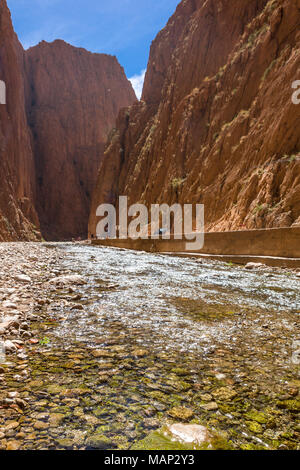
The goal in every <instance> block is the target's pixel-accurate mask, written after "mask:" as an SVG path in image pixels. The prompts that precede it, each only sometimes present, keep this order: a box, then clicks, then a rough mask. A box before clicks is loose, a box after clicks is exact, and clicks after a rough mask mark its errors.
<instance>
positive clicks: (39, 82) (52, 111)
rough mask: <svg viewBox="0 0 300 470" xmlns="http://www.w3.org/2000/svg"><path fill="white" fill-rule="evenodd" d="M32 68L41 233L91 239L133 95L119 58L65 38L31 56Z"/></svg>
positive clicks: (29, 88) (30, 101)
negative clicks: (122, 113)
mask: <svg viewBox="0 0 300 470" xmlns="http://www.w3.org/2000/svg"><path fill="white" fill-rule="evenodd" d="M25 69H26V79H27V83H26V109H27V116H28V122H29V125H30V127H31V131H32V136H33V147H34V154H35V165H36V174H37V198H36V205H37V210H38V214H39V218H40V223H41V229H42V233H43V235H44V236H45V238H47V239H51V240H59V239H60V240H61V239H69V238H71V237H76V236H82V237H83V236H86V233H87V226H88V216H89V211H90V200H91V194H92V191H93V189H94V185H95V181H96V177H97V172H98V169H99V164H100V161H101V156H102V155H103V149H104V144H105V142H106V140H107V137H108V133H109V131H110V130H111V129H112V127H113V125H114V123H115V120H116V117H117V114H118V112H119V110H120V108H122V107H125V106H128V105H130V104H132V103H133V102H134V101H136V97H135V94H134V91H133V89H132V86H131V84H130V82H129V81H128V80H127V78H126V76H125V73H124V70H123V68H122V67H121V66H120V65H119V63H118V61H117V59H116V58H115V57H112V56H108V55H105V54H92V53H90V52H88V51H86V50H84V49H78V48H75V47H73V46H70V45H69V44H67V43H65V42H64V41H60V40H57V41H54V42H53V43H51V44H49V43H46V42H42V43H40V44H39V45H38V46H35V47H33V48H31V49H29V50H28V51H26V53H25Z"/></svg>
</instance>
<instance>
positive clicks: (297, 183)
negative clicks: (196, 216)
mask: <svg viewBox="0 0 300 470" xmlns="http://www.w3.org/2000/svg"><path fill="white" fill-rule="evenodd" d="M299 25H300V0H271V1H268V0H253V1H251V2H249V1H246V0H236V1H234V2H232V1H231V0H218V1H215V0H185V1H182V2H181V3H180V4H179V6H178V7H177V10H176V12H175V14H174V15H173V17H172V18H171V19H170V20H169V22H168V24H167V26H166V27H165V28H164V30H163V31H161V32H160V33H159V35H158V37H157V38H156V39H155V41H154V42H153V44H152V47H151V52H150V58H149V64H148V70H147V74H146V79H145V85H144V90H143V96H142V100H141V102H139V103H137V104H134V105H133V106H131V107H130V108H128V109H127V110H123V111H121V113H120V115H119V117H118V120H117V128H116V129H115V131H114V132H113V134H112V135H111V139H110V141H109V143H108V145H107V147H106V151H105V158H104V160H103V163H102V165H101V168H100V172H99V176H98V182H97V185H96V190H95V193H94V197H93V202H92V209H91V215H90V224H89V233H90V234H93V235H94V234H95V231H96V223H97V218H96V216H95V214H96V208H97V206H98V205H99V204H100V203H103V202H110V203H114V204H115V203H116V204H117V200H118V196H119V195H127V196H128V197H129V203H130V204H132V203H137V202H141V203H145V204H147V205H150V204H152V203H163V202H165V203H168V204H171V203H174V202H180V203H204V204H205V213H206V215H205V219H206V229H207V230H216V231H223V230H239V229H245V228H249V229H250V228H264V227H282V226H291V225H293V224H300V105H298V106H297V105H295V104H293V103H292V93H293V90H292V88H291V86H292V83H293V82H294V81H295V80H297V79H298V80H299V79H300V48H299V46H300V31H299Z"/></svg>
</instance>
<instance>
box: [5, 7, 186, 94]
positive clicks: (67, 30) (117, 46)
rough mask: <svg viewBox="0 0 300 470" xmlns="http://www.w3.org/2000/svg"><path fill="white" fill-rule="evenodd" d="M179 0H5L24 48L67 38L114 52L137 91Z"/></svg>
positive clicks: (77, 43) (90, 48)
mask: <svg viewBox="0 0 300 470" xmlns="http://www.w3.org/2000/svg"><path fill="white" fill-rule="evenodd" d="M178 3H179V0H7V4H8V6H9V8H10V10H11V14H12V19H13V23H14V27H15V30H16V32H17V34H18V36H19V39H20V41H21V42H22V44H23V46H24V47H25V49H26V48H28V47H31V46H33V45H35V44H37V43H38V42H40V41H41V40H43V39H44V40H45V41H53V40H54V39H64V40H65V41H67V42H69V43H70V44H73V45H74V46H79V47H84V48H86V49H88V50H89V51H92V52H104V53H106V54H112V55H116V56H117V57H118V60H119V62H120V64H121V65H122V66H123V67H124V68H125V71H126V74H127V76H128V77H129V78H132V77H133V83H134V86H135V87H136V89H137V90H139V89H140V88H141V86H142V82H143V72H144V70H145V68H146V66H147V62H148V56H149V48H150V44H151V41H152V40H153V39H154V38H155V36H156V34H157V33H158V31H160V30H161V29H162V28H163V27H164V26H165V24H166V23H167V21H168V19H169V17H170V16H171V15H172V14H173V12H174V11H175V8H176V6H177V4H178ZM139 91H140V90H139Z"/></svg>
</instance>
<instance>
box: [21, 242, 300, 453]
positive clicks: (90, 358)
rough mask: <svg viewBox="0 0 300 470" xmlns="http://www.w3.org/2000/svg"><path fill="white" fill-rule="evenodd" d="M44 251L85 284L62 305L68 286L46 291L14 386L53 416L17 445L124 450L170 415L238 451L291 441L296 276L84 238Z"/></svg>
mask: <svg viewBox="0 0 300 470" xmlns="http://www.w3.org/2000/svg"><path fill="white" fill-rule="evenodd" d="M49 249H55V250H59V251H61V252H62V253H64V255H65V257H64V259H63V261H62V263H63V265H62V266H60V274H63V272H65V273H66V274H68V273H78V274H81V275H82V276H84V277H85V278H86V280H87V283H86V284H84V285H82V286H80V287H78V288H76V294H77V293H79V294H80V295H81V299H80V300H78V301H77V305H78V308H74V309H72V310H70V306H69V304H68V303H67V301H66V299H67V298H68V296H69V295H70V294H69V292H68V290H67V289H65V290H58V291H55V292H54V291H53V292H51V297H52V302H51V303H50V304H49V305H48V306H47V307H44V308H43V311H42V312H41V314H42V321H39V322H37V323H36V324H34V328H35V329H37V330H38V331H41V334H42V336H45V338H46V339H45V343H46V344H44V345H42V346H39V347H38V348H37V350H36V354H35V355H34V356H33V357H32V359H31V364H30V365H31V374H32V375H31V379H30V382H29V383H28V384H27V385H26V387H25V388H26V389H27V390H28V389H29V390H31V391H32V398H31V401H32V402H31V410H32V412H31V413H32V415H31V416H32V418H38V419H39V420H43V413H45V416H46V415H47V416H48V414H49V413H50V418H51V419H52V421H53V420H55V419H57V423H56V426H55V427H54V428H51V429H50V432H49V430H43V429H42V430H40V431H37V430H35V435H33V436H32V440H30V439H27V441H26V440H25V443H24V448H57V447H62V448H97V447H99V448H103V446H104V447H105V448H113V447H116V448H119V449H128V448H130V447H131V446H132V445H135V443H137V442H139V441H140V440H141V439H143V438H144V437H145V436H146V435H148V434H149V433H150V432H151V431H152V430H155V429H158V428H159V427H160V426H161V425H162V424H163V423H165V422H170V421H171V422H172V421H174V422H183V421H184V422H195V423H201V424H206V425H207V426H209V427H210V428H212V429H216V430H218V431H220V432H222V433H223V435H224V438H225V440H226V441H227V442H228V443H229V444H228V445H229V446H230V447H233V448H237V449H240V448H243V449H248V448H279V447H280V446H281V447H280V448H296V446H297V442H299V422H298V421H297V412H298V411H299V395H298V397H297V389H298V387H299V366H297V364H295V363H294V362H295V361H293V359H292V358H293V352H294V351H293V342H294V341H295V340H296V339H297V338H299V313H300V280H299V278H297V277H296V275H295V274H290V273H288V272H287V271H280V270H271V269H266V270H263V271H247V270H245V269H244V268H243V267H238V266H231V265H226V264H222V263H218V262H212V261H211V262H210V261H204V262H201V261H199V260H194V259H183V258H178V257H167V256H163V255H157V254H147V253H140V252H139V253H137V252H132V251H123V250H118V249H110V248H101V247H91V246H83V245H72V244H49ZM20 386H21V387H22V385H18V387H20ZM23 386H24V385H23ZM47 419H48V418H47ZM26 425H27V426H28V422H27V423H26ZM25 433H26V429H25ZM100 437H101V438H100ZM101 439H102V440H101ZM99 442H100V444H99ZM103 443H106V446H105V445H104V444H103ZM101 446H102V447H101Z"/></svg>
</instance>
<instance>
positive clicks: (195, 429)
mask: <svg viewBox="0 0 300 470" xmlns="http://www.w3.org/2000/svg"><path fill="white" fill-rule="evenodd" d="M167 430H168V432H169V433H170V434H171V435H172V437H174V438H175V439H176V440H179V441H181V442H183V443H187V444H190V443H194V444H196V445H198V446H201V445H202V444H204V443H205V442H209V441H210V440H211V435H210V433H209V432H208V429H207V428H205V427H204V426H200V425H198V424H182V423H177V424H171V425H169V426H167Z"/></svg>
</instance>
